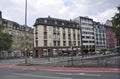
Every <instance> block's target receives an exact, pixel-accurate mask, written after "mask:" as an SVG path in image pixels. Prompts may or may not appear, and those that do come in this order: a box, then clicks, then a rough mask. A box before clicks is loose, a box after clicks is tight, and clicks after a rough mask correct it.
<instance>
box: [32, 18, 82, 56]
mask: <svg viewBox="0 0 120 79" xmlns="http://www.w3.org/2000/svg"><path fill="white" fill-rule="evenodd" d="M34 47H35V54H36V56H37V57H38V56H40V57H45V56H54V55H58V54H59V53H60V52H61V53H65V52H68V53H70V52H69V51H71V50H72V51H73V50H74V51H75V52H77V51H78V50H80V47H81V35H80V27H79V24H78V23H76V22H73V21H71V20H70V21H67V20H62V19H57V18H51V17H50V16H49V17H47V18H38V19H37V20H36V22H35V24H34Z"/></svg>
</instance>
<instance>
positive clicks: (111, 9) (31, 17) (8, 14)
mask: <svg viewBox="0 0 120 79" xmlns="http://www.w3.org/2000/svg"><path fill="white" fill-rule="evenodd" d="M24 5H25V0H0V10H1V11H2V15H3V18H6V19H9V20H12V21H15V22H18V23H19V24H24V7H25V6H24ZM118 5H120V0H28V21H27V23H28V25H29V26H32V25H33V24H34V23H35V20H36V19H37V18H39V17H48V16H51V17H55V18H60V19H67V20H69V19H74V18H76V17H78V16H88V17H90V18H93V20H94V21H98V22H101V23H105V21H106V20H107V19H111V17H113V16H114V14H115V12H116V11H117V9H116V7H117V6H118Z"/></svg>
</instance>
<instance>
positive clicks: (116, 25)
mask: <svg viewBox="0 0 120 79" xmlns="http://www.w3.org/2000/svg"><path fill="white" fill-rule="evenodd" d="M117 10H118V13H116V14H115V15H114V17H113V18H112V24H113V31H114V32H115V34H116V38H117V45H118V46H120V5H119V6H118V7H117Z"/></svg>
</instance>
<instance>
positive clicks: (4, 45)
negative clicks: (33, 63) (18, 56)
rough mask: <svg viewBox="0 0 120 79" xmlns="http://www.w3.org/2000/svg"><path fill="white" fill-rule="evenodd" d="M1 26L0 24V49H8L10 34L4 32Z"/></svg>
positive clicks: (9, 46)
mask: <svg viewBox="0 0 120 79" xmlns="http://www.w3.org/2000/svg"><path fill="white" fill-rule="evenodd" d="M3 29H4V28H3V26H1V25H0V50H8V49H10V48H11V45H12V42H13V40H12V36H11V35H10V34H8V33H4V32H3V31H2V30H3Z"/></svg>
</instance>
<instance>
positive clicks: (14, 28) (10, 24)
mask: <svg viewBox="0 0 120 79" xmlns="http://www.w3.org/2000/svg"><path fill="white" fill-rule="evenodd" d="M0 25H2V26H4V30H3V31H4V32H6V33H9V34H10V35H12V40H13V43H12V46H11V49H10V50H11V51H13V52H21V51H24V49H25V32H26V43H27V49H29V50H33V46H34V36H33V28H32V27H28V26H27V27H26V30H25V26H24V25H20V24H18V23H16V22H14V21H10V20H7V19H4V18H0Z"/></svg>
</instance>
